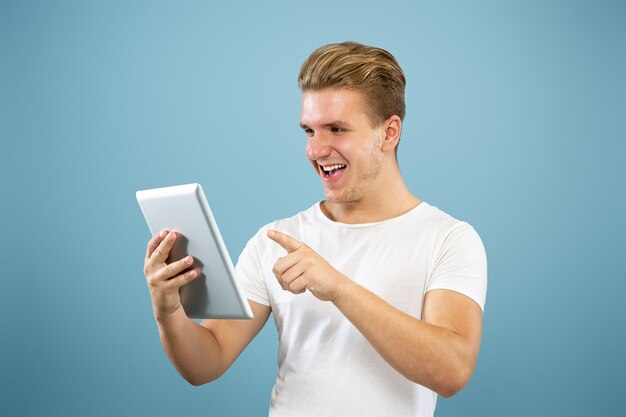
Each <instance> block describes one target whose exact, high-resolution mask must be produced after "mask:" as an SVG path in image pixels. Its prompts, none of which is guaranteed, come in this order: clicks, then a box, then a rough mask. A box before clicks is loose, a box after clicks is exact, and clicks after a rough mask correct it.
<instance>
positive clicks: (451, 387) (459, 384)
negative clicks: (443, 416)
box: [434, 367, 472, 398]
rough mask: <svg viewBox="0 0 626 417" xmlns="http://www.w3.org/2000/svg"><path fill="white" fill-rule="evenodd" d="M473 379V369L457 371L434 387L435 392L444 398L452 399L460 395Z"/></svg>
mask: <svg viewBox="0 0 626 417" xmlns="http://www.w3.org/2000/svg"><path fill="white" fill-rule="evenodd" d="M471 377H472V369H471V368H469V367H468V368H465V369H458V370H455V371H454V372H450V373H449V374H448V375H447V376H446V378H445V380H442V381H440V383H439V384H438V385H437V386H436V387H434V388H435V389H434V391H435V392H436V393H437V394H438V395H441V396H442V397H444V398H450V397H452V396H453V395H455V394H457V393H459V392H460V391H461V390H462V389H463V387H465V385H467V383H468V382H469V380H470V378H471Z"/></svg>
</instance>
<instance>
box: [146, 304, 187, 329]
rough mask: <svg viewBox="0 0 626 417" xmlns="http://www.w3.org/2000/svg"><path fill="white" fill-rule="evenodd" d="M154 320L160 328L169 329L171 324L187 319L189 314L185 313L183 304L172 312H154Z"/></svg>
mask: <svg viewBox="0 0 626 417" xmlns="http://www.w3.org/2000/svg"><path fill="white" fill-rule="evenodd" d="M153 313H154V319H155V320H156V322H157V324H158V326H159V327H167V326H170V325H171V324H174V323H176V322H178V321H180V320H181V319H182V318H186V317H187V314H186V313H185V309H184V308H183V306H182V304H179V305H178V307H177V308H176V309H175V310H174V311H171V312H159V311H157V310H154V311H153Z"/></svg>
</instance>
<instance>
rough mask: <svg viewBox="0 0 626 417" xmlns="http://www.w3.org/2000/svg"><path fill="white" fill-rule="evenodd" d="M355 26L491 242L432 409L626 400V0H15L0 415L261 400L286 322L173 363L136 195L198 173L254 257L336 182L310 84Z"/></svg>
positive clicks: (412, 125) (258, 407) (181, 411)
mask: <svg viewBox="0 0 626 417" xmlns="http://www.w3.org/2000/svg"><path fill="white" fill-rule="evenodd" d="M343 40H357V41H360V42H363V43H366V44H373V45H376V46H380V47H383V48H385V49H388V50H389V51H390V52H392V53H393V54H394V55H395V56H396V57H397V59H398V60H399V62H400V64H401V65H402V67H403V68H404V70H405V72H406V75H407V78H408V86H407V94H406V95H407V110H408V112H407V117H406V120H405V124H404V133H403V137H402V142H401V145H400V149H399V158H400V166H401V170H402V172H403V174H404V177H405V179H406V182H407V184H408V186H409V188H410V189H411V190H412V191H413V192H414V193H415V194H416V195H417V196H418V197H419V198H421V199H423V200H426V201H427V202H429V203H430V204H432V205H436V206H438V207H440V208H442V209H443V210H444V211H447V212H448V213H450V214H452V215H453V216H455V217H457V218H459V219H463V220H466V221H468V222H470V223H471V224H472V225H474V227H475V228H476V229H477V230H478V232H479V233H480V235H481V237H482V238H483V241H484V244H485V247H486V249H487V254H488V260H489V278H490V282H489V291H488V299H487V306H486V315H485V323H484V336H483V345H482V349H481V353H480V358H479V361H478V364H477V368H476V371H475V373H474V376H473V378H472V380H471V381H470V383H469V385H468V386H467V387H466V388H465V390H464V391H462V392H461V393H460V394H458V395H457V396H455V397H452V398H451V399H441V398H440V399H439V402H438V408H437V415H439V416H524V417H526V416H591V415H616V414H621V413H622V412H623V388H624V386H625V385H624V375H625V374H626V361H625V360H624V357H623V354H624V352H625V351H626V343H625V342H626V341H625V337H626V332H625V331H624V327H625V326H624V324H623V322H624V317H625V316H626V308H625V307H624V305H625V303H624V302H623V297H624V294H625V292H626V284H625V278H626V273H625V268H624V258H625V256H626V251H625V248H626V245H625V243H624V236H625V232H626V224H625V220H624V213H625V212H626V196H625V190H626V184H625V183H626V169H625V166H626V141H625V139H626V123H625V119H626V117H625V116H626V76H625V74H626V47H625V44H626V42H625V41H626V6H625V3H624V2H621V1H587V2H582V1H534V0H533V1H519V2H507V1H476V2H449V1H445V2H393V1H392V2H387V3H383V2H364V1H360V2H352V3H344V2H340V1H331V2H312V1H280V2H279V1H276V2H263V1H258V2H252V1H250V2H237V1H232V2H220V3H217V2H209V1H206V2H203V1H195V2H173V1H172V2H164V1H145V2H139V1H106V2H95V1H92V2H87V1H76V2H69V1H56V2H33V1H15V2H7V1H2V2H1V3H0V52H1V54H0V76H1V77H0V137H1V149H0V158H1V165H0V166H1V168H0V169H1V170H2V171H1V176H0V181H1V183H0V185H1V187H2V188H1V190H2V191H1V196H2V197H1V200H2V204H1V210H2V212H1V222H2V223H1V225H2V233H3V236H2V239H1V243H0V244H1V245H2V250H1V251H0V256H1V262H2V263H1V267H0V268H1V269H0V274H1V282H0V324H1V333H0V341H1V342H0V404H2V406H1V407H2V412H3V414H6V415H20V416H84V415H90V416H152V417H155V416H172V415H189V416H197V415H210V416H244V415H245V416H264V415H266V413H267V409H268V404H269V394H270V389H271V387H272V385H273V380H274V372H275V370H276V346H277V343H276V339H277V336H276V330H275V328H274V324H273V320H271V319H270V321H269V322H268V325H267V326H266V327H265V328H264V330H263V331H262V333H261V334H260V336H259V337H258V338H257V339H255V340H254V341H253V343H252V344H251V345H250V346H249V347H248V349H247V350H246V351H245V352H244V353H243V355H242V356H241V357H240V358H239V360H238V361H237V362H236V364H235V365H234V366H233V367H232V368H231V369H230V370H229V372H228V373H227V374H226V375H225V376H224V377H223V378H222V379H220V380H218V381H216V382H214V383H211V384H209V385H205V386H202V387H192V386H190V385H188V384H187V383H186V382H184V381H183V380H182V379H181V378H180V377H179V376H178V374H177V373H176V371H175V370H174V368H173V367H172V366H171V365H170V364H169V362H168V360H167V358H166V356H165V354H164V353H163V351H162V349H161V346H160V344H159V340H158V334H157V329H156V326H155V324H154V321H153V318H152V313H151V304H150V297H149V294H148V290H147V288H146V284H145V279H144V277H143V274H142V266H143V256H144V251H145V245H146V242H147V240H148V239H149V232H148V229H147V227H146V224H145V222H144V219H143V217H142V216H141V212H140V210H139V207H138V205H137V203H136V201H135V191H136V190H138V189H144V188H152V187H159V186H166V185H175V184H182V183H188V182H200V183H201V184H203V186H204V189H205V191H206V193H207V196H208V199H209V201H210V202H211V205H212V208H213V211H214V214H215V217H216V219H217V221H218V223H219V225H220V228H221V230H222V234H223V236H224V238H225V241H226V243H227V246H228V248H229V250H230V253H231V256H232V257H233V258H236V257H237V256H238V254H239V252H240V251H241V249H242V248H243V246H244V244H245V242H246V241H247V239H248V238H249V237H251V236H252V234H254V233H255V232H256V230H257V229H258V228H259V227H260V226H262V225H263V224H265V223H267V222H269V221H271V220H274V219H276V218H281V217H285V216H290V215H292V214H294V213H296V212H297V211H299V210H302V209H304V208H307V207H309V206H310V205H312V204H313V203H314V202H315V201H317V200H318V199H320V198H322V197H323V194H322V188H321V185H320V184H319V181H318V180H317V178H316V176H315V174H314V172H313V171H312V169H311V168H310V166H309V164H308V163H307V161H306V160H305V157H304V146H305V136H304V134H303V133H302V132H301V131H300V129H299V127H298V121H299V104H300V93H299V91H298V90H297V86H296V75H297V72H298V69H299V67H300V64H301V63H302V61H303V60H304V59H305V58H306V57H307V56H308V54H309V53H310V52H311V51H312V50H313V49H315V48H316V47H318V46H320V45H322V44H325V43H328V42H338V41H343Z"/></svg>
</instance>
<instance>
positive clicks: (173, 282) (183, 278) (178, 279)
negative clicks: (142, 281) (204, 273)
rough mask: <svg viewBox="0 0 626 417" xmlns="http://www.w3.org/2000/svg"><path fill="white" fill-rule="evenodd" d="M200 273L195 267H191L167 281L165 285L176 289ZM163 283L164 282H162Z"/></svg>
mask: <svg viewBox="0 0 626 417" xmlns="http://www.w3.org/2000/svg"><path fill="white" fill-rule="evenodd" d="M199 275H200V274H199V273H198V271H197V270H196V269H192V270H191V271H187V272H185V273H184V274H180V275H177V276H175V277H174V278H172V279H170V280H169V281H167V286H168V287H170V288H171V289H178V288H180V287H182V286H183V285H186V284H189V283H190V282H191V281H193V280H194V279H196V278H198V276H199ZM164 285H165V284H164Z"/></svg>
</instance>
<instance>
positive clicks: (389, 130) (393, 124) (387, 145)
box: [382, 115, 402, 152]
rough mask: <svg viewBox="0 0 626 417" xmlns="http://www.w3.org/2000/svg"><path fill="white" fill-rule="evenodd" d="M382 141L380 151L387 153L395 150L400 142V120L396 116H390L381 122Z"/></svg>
mask: <svg viewBox="0 0 626 417" xmlns="http://www.w3.org/2000/svg"><path fill="white" fill-rule="evenodd" d="M383 129H384V135H385V137H384V139H383V143H382V151H383V152H389V151H392V150H394V149H395V148H396V146H397V145H398V142H399V141H400V133H402V120H400V118H399V117H398V116H396V115H393V116H391V117H390V118H388V119H387V120H385V121H384V122H383Z"/></svg>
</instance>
